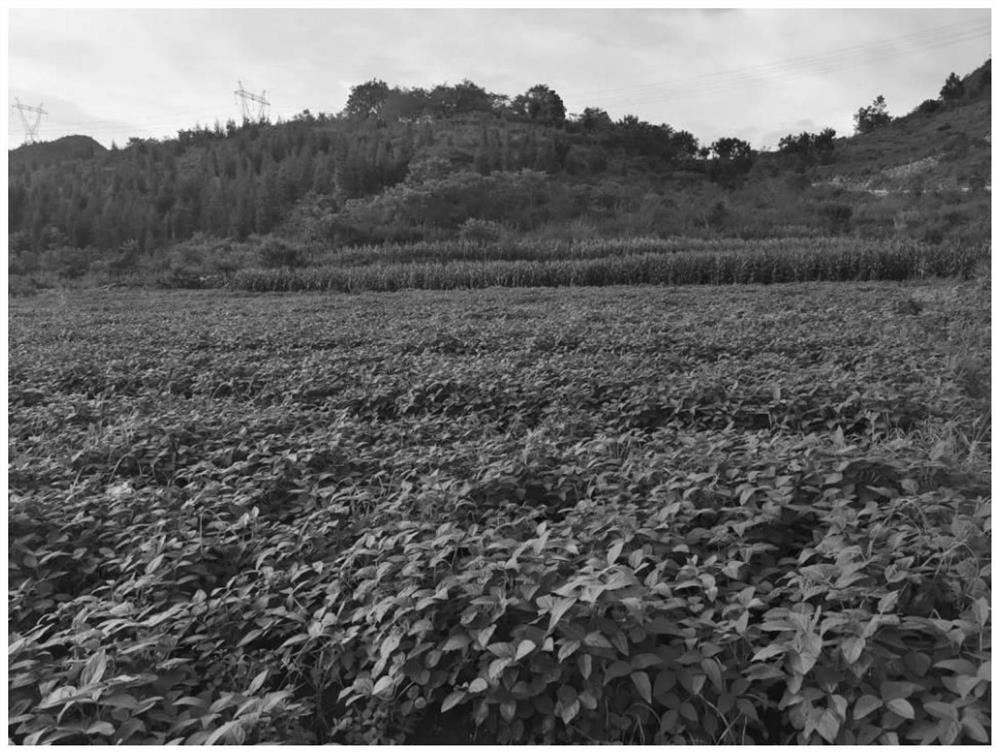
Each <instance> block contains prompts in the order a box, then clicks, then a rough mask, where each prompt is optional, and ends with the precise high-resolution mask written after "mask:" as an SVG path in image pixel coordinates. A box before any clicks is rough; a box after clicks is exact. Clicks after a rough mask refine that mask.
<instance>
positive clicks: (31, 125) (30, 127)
mask: <svg viewBox="0 0 1000 754" xmlns="http://www.w3.org/2000/svg"><path fill="white" fill-rule="evenodd" d="M14 102H16V103H17V104H16V105H11V107H12V108H13V109H14V110H17V113H18V115H20V116H21V123H22V124H24V143H25V144H34V143H35V137H36V136H38V126H39V125H40V124H41V122H42V116H43V115H48V113H47V112H45V111H44V110H43V109H42V106H41V105H39V106H38V107H32V106H31V105H22V104H21V100H19V99H18V98H17V97H14ZM26 113H34V114H35V118H34V120H33V121H32V120H29V119H28V116H27V115H26Z"/></svg>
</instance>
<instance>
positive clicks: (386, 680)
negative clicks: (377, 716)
mask: <svg viewBox="0 0 1000 754" xmlns="http://www.w3.org/2000/svg"><path fill="white" fill-rule="evenodd" d="M393 685H394V683H393V679H392V677H391V676H387V675H384V676H382V677H381V678H379V679H378V680H377V681H375V685H374V686H373V687H372V696H379V695H380V694H384V693H385V692H386V691H389V690H391V689H392V687H393Z"/></svg>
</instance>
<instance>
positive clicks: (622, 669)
mask: <svg viewBox="0 0 1000 754" xmlns="http://www.w3.org/2000/svg"><path fill="white" fill-rule="evenodd" d="M631 672H632V665H631V664H630V663H628V662H625V660H617V661H615V662H613V663H611V665H610V666H609V667H608V669H607V670H605V671H604V682H605V683H607V682H608V681H613V680H614V679H615V678H621V677H622V676H623V675H628V674H629V673H631Z"/></svg>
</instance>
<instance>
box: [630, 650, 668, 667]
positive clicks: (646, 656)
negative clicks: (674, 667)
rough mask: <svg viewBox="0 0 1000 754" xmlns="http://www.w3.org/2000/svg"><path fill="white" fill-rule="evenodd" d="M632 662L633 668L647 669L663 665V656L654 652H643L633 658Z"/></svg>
mask: <svg viewBox="0 0 1000 754" xmlns="http://www.w3.org/2000/svg"><path fill="white" fill-rule="evenodd" d="M630 664H631V666H632V669H633V670H645V669H646V668H648V667H652V666H653V665H662V664H663V658H662V657H660V656H659V655H657V654H653V653H652V652H641V653H640V654H637V655H636V656H635V657H633V658H632V660H631V662H630Z"/></svg>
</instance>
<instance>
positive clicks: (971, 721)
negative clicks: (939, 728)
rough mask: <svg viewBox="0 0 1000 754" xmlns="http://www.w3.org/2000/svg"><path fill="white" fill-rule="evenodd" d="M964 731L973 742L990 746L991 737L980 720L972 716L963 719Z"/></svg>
mask: <svg viewBox="0 0 1000 754" xmlns="http://www.w3.org/2000/svg"><path fill="white" fill-rule="evenodd" d="M962 729H963V730H964V731H965V732H966V734H967V735H968V736H969V738H971V739H972V740H973V741H978V742H979V743H981V744H988V743H989V742H990V736H989V734H988V733H987V732H986V729H985V728H984V727H983V726H982V725H981V724H980V722H979V721H978V720H976V719H975V718H974V717H971V716H970V715H966V716H965V717H963V718H962Z"/></svg>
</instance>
